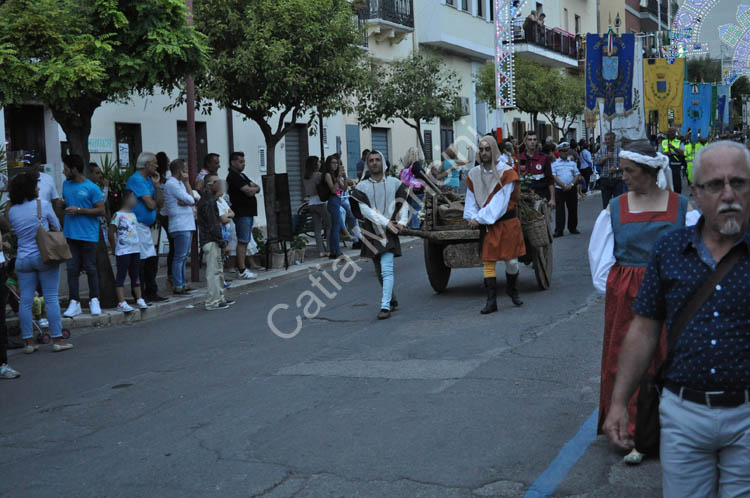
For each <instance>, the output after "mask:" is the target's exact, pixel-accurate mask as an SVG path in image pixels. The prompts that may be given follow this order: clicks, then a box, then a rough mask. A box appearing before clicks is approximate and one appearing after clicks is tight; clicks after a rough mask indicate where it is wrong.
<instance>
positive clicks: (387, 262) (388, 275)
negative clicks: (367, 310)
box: [375, 252, 394, 310]
mask: <svg viewBox="0 0 750 498" xmlns="http://www.w3.org/2000/svg"><path fill="white" fill-rule="evenodd" d="M393 257H394V256H393V253H392V252H384V253H383V254H381V255H380V256H377V257H376V258H375V260H376V263H375V269H376V270H377V269H380V278H381V280H382V282H383V295H382V297H381V298H380V309H381V310H390V309H391V299H393Z"/></svg>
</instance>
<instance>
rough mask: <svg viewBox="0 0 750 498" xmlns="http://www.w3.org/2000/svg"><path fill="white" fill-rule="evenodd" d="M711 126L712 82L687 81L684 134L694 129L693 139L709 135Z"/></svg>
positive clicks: (683, 104)
mask: <svg viewBox="0 0 750 498" xmlns="http://www.w3.org/2000/svg"><path fill="white" fill-rule="evenodd" d="M710 127H711V84H710V83H687V82H686V83H685V87H684V90H683V92H682V134H683V135H685V134H687V131H688V129H690V130H691V131H692V135H691V140H692V141H693V142H695V141H696V140H698V136H699V134H698V133H699V132H700V136H701V137H708V134H709V128H710Z"/></svg>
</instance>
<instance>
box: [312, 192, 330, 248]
mask: <svg viewBox="0 0 750 498" xmlns="http://www.w3.org/2000/svg"><path fill="white" fill-rule="evenodd" d="M308 209H309V210H310V216H312V221H313V230H315V246H316V247H317V249H318V254H320V253H322V252H325V245H324V244H323V235H322V234H323V231H325V234H326V236H327V235H328V234H329V233H330V232H331V215H330V214H328V208H327V207H326V205H325V204H310V205H309V206H308Z"/></svg>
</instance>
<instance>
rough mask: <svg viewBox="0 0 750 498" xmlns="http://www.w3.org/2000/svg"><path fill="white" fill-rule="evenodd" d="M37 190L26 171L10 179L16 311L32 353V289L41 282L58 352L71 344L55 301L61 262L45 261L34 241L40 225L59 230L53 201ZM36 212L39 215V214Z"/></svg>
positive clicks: (58, 306) (34, 180) (25, 351)
mask: <svg viewBox="0 0 750 498" xmlns="http://www.w3.org/2000/svg"><path fill="white" fill-rule="evenodd" d="M38 194H39V189H38V188H37V182H36V178H34V177H32V176H31V175H29V174H27V173H22V174H20V175H18V176H16V177H15V178H13V180H11V182H10V203H11V208H10V211H9V212H8V217H9V218H10V224H11V226H12V227H13V230H15V232H16V236H17V238H18V253H17V255H16V273H17V274H18V286H19V287H20V290H21V302H20V305H19V311H18V314H19V318H20V321H21V335H22V337H23V339H24V340H25V341H26V347H25V348H24V353H26V354H31V353H33V352H35V351H36V350H37V349H38V348H39V346H38V345H37V344H36V341H35V340H34V338H33V332H32V329H31V307H32V305H33V304H34V292H35V291H36V287H37V285H38V284H39V283H40V282H41V284H42V292H43V293H44V300H45V304H46V306H47V320H48V321H49V327H50V335H51V336H52V341H53V343H54V344H53V345H52V350H53V351H55V352H60V351H66V350H68V349H71V348H72V347H73V345H72V344H68V343H65V342H63V341H62V318H61V316H60V303H59V301H58V288H59V285H60V265H46V264H44V262H43V261H42V255H41V253H40V252H39V246H38V245H37V243H36V232H37V229H38V228H39V225H41V226H42V227H44V229H45V230H56V231H60V222H59V221H58V219H57V216H55V213H54V211H53V210H52V205H51V204H50V203H49V202H47V201H42V200H39V199H37V195H38ZM39 212H41V213H40V214H41V216H38V213H39Z"/></svg>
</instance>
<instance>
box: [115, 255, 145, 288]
mask: <svg viewBox="0 0 750 498" xmlns="http://www.w3.org/2000/svg"><path fill="white" fill-rule="evenodd" d="M116 259H117V276H116V277H115V287H122V286H124V285H125V276H126V275H128V274H129V275H130V285H132V286H133V287H140V286H141V255H140V253H137V252H135V253H132V254H123V255H121V256H116Z"/></svg>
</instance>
